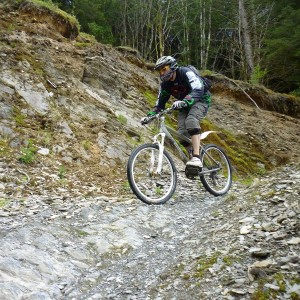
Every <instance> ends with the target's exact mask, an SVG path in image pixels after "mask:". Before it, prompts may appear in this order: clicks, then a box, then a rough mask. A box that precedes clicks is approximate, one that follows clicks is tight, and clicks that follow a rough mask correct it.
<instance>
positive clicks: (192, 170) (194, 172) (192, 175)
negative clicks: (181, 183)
mask: <svg viewBox="0 0 300 300" xmlns="http://www.w3.org/2000/svg"><path fill="white" fill-rule="evenodd" d="M200 171H201V168H198V167H193V166H186V167H185V170H184V172H185V176H186V177H187V178H188V179H192V180H195V179H197V177H198V176H199V172H200Z"/></svg>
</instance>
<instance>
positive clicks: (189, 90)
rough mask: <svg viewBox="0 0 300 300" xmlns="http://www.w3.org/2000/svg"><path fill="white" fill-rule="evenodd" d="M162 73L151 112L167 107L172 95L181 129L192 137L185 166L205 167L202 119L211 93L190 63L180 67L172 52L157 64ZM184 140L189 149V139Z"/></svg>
mask: <svg viewBox="0 0 300 300" xmlns="http://www.w3.org/2000/svg"><path fill="white" fill-rule="evenodd" d="M154 69H156V70H157V71H158V72H159V75H160V79H161V81H162V82H161V85H160V88H159V93H158V99H157V101H156V105H155V107H154V108H153V110H152V111H150V112H149V113H148V116H151V115H155V114H157V113H159V112H160V111H162V110H164V109H165V105H166V103H167V101H168V100H169V99H170V97H171V96H173V97H174V98H175V99H176V101H175V102H174V103H173V105H172V107H173V108H175V109H177V110H179V112H178V132H179V133H181V134H183V135H185V136H187V137H189V138H191V140H192V149H193V153H192V157H191V159H190V161H188V162H187V163H186V167H187V168H189V167H197V168H201V167H202V162H201V160H200V156H199V155H200V153H199V149H200V124H199V122H200V121H201V120H202V119H203V118H204V117H205V116H206V114H207V111H208V108H209V105H210V101H211V95H210V92H209V91H208V90H206V89H205V87H204V84H203V82H202V80H201V78H200V77H199V76H197V75H196V74H195V73H194V72H193V71H192V70H191V69H189V68H188V67H178V64H177V61H176V59H175V58H173V57H172V56H162V57H161V58H159V59H158V60H157V62H156V64H155V68H154ZM181 144H182V145H183V146H184V147H185V148H186V149H187V151H188V152H189V151H190V146H189V144H188V143H187V142H185V141H181Z"/></svg>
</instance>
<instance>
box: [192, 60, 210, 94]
mask: <svg viewBox="0 0 300 300" xmlns="http://www.w3.org/2000/svg"><path fill="white" fill-rule="evenodd" d="M187 68H189V69H190V70H191V71H193V72H194V73H195V74H196V75H197V76H198V77H199V78H200V79H201V80H202V82H203V84H204V88H205V90H206V91H209V90H210V89H211V86H212V82H211V81H210V80H209V79H208V78H206V77H202V76H201V75H200V73H199V71H198V70H197V69H196V68H195V67H194V66H192V65H188V66H187Z"/></svg>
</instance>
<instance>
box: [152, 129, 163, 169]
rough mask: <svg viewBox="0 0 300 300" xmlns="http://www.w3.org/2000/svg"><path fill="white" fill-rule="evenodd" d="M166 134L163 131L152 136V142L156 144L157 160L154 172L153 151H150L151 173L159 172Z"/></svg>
mask: <svg viewBox="0 0 300 300" xmlns="http://www.w3.org/2000/svg"><path fill="white" fill-rule="evenodd" d="M165 137H166V134H165V133H164V132H160V133H159V134H157V135H155V136H154V138H153V143H154V144H156V145H158V162H157V168H156V171H155V172H154V162H155V152H154V150H152V153H151V167H150V172H151V173H152V174H153V172H154V174H160V173H161V169H162V160H163V153H164V143H165Z"/></svg>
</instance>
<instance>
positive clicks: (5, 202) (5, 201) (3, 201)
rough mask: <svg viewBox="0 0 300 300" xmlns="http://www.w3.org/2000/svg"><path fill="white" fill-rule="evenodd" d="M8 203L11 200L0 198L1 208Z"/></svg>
mask: <svg viewBox="0 0 300 300" xmlns="http://www.w3.org/2000/svg"><path fill="white" fill-rule="evenodd" d="M8 203H9V200H7V199H1V198H0V208H3V207H5V206H6V205H7V204H8Z"/></svg>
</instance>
